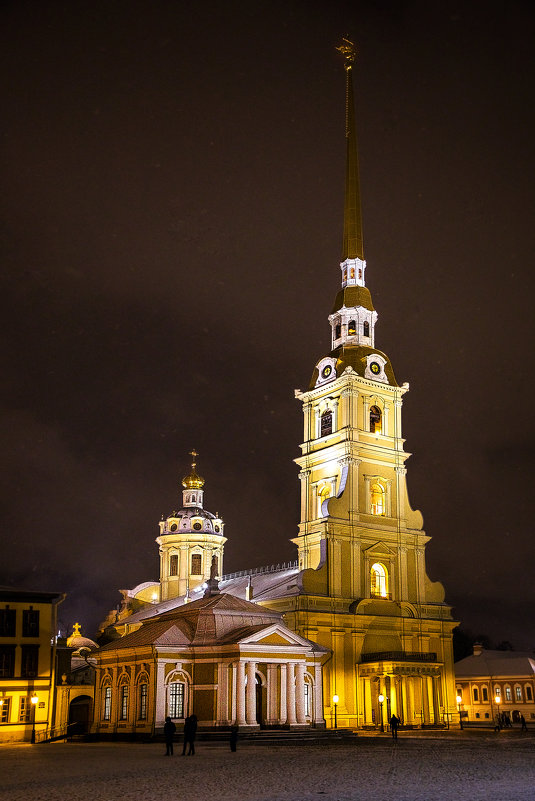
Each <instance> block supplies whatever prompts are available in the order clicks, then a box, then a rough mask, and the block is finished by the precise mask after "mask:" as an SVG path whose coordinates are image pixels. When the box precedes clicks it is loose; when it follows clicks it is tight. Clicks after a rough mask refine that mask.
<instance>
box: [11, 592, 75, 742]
mask: <svg viewBox="0 0 535 801" xmlns="http://www.w3.org/2000/svg"><path fill="white" fill-rule="evenodd" d="M64 598H65V595H62V594H61V595H58V594H57V593H45V592H32V591H29V590H12V589H7V588H0V743H5V742H30V741H32V740H33V741H35V740H39V738H40V736H41V733H42V732H44V731H46V730H47V729H48V728H49V727H50V725H51V721H52V719H53V716H54V709H53V706H54V682H55V673H54V666H55V651H56V646H55V643H56V632H57V608H58V606H59V604H60V603H61V602H62V601H63V600H64Z"/></svg>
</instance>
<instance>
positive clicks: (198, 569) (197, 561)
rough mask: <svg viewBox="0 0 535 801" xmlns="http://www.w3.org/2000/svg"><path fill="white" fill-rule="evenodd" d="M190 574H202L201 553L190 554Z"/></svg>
mask: <svg viewBox="0 0 535 801" xmlns="http://www.w3.org/2000/svg"><path fill="white" fill-rule="evenodd" d="M191 575H192V576H202V554H200V553H193V554H192V555H191Z"/></svg>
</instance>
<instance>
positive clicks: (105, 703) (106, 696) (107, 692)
mask: <svg viewBox="0 0 535 801" xmlns="http://www.w3.org/2000/svg"><path fill="white" fill-rule="evenodd" d="M102 720H111V685H110V684H109V680H108V683H107V684H106V685H105V686H104V687H103V688H102Z"/></svg>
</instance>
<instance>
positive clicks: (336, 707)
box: [333, 695, 338, 729]
mask: <svg viewBox="0 0 535 801" xmlns="http://www.w3.org/2000/svg"><path fill="white" fill-rule="evenodd" d="M333 706H334V728H335V729H337V728H338V718H337V715H336V713H337V710H338V696H337V695H333Z"/></svg>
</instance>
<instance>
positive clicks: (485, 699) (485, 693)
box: [481, 686, 489, 701]
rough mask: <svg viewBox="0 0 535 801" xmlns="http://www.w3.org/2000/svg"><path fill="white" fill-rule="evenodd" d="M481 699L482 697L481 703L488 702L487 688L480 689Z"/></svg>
mask: <svg viewBox="0 0 535 801" xmlns="http://www.w3.org/2000/svg"><path fill="white" fill-rule="evenodd" d="M481 697H482V699H483V701H488V700H489V691H488V690H487V688H486V687H485V686H483V687H482V688H481Z"/></svg>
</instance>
